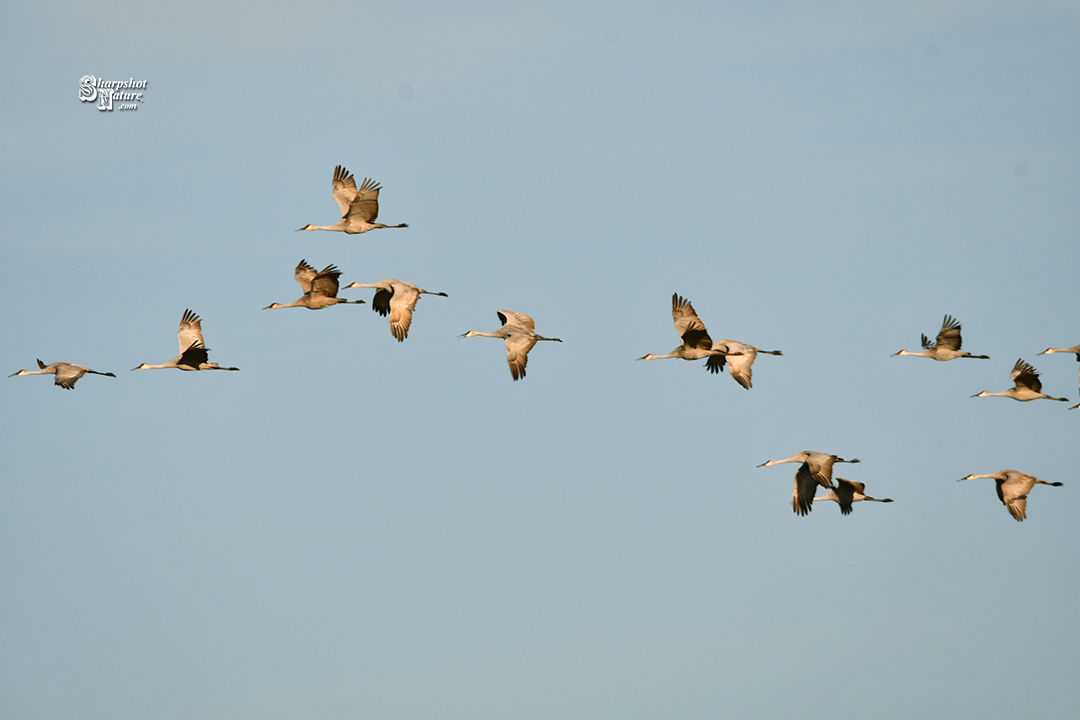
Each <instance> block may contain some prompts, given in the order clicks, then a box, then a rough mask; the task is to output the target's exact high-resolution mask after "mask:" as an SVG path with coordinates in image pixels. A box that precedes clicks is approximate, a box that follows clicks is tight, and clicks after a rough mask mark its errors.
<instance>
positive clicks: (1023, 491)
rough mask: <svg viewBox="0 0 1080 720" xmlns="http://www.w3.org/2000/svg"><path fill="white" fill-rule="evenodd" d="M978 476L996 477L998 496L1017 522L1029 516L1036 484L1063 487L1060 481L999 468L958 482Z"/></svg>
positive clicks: (963, 478)
mask: <svg viewBox="0 0 1080 720" xmlns="http://www.w3.org/2000/svg"><path fill="white" fill-rule="evenodd" d="M977 478H994V480H996V481H997V496H998V499H999V500H1001V503H1002V504H1003V505H1004V506H1005V508H1006V509H1007V510H1008V511H1009V514H1010V515H1012V516H1013V517H1014V518H1016V521H1017V522H1023V521H1024V518H1026V517H1027V496H1028V493H1029V492H1031V489H1032V488H1033V487H1035V486H1036V485H1049V486H1051V487H1061V483H1059V482H1046V481H1045V480H1040V479H1039V478H1037V477H1034V476H1033V475H1028V474H1027V473H1022V472H1020V471H1019V470H999V471H998V472H996V473H990V474H989V475H968V476H967V477H962V478H960V479H959V480H957V482H963V481H964V480H975V479H977Z"/></svg>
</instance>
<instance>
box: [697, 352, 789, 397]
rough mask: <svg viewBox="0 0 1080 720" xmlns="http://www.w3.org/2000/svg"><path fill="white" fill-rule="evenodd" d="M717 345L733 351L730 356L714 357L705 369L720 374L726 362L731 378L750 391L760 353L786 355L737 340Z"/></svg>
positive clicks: (706, 362) (707, 362)
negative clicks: (751, 379)
mask: <svg viewBox="0 0 1080 720" xmlns="http://www.w3.org/2000/svg"><path fill="white" fill-rule="evenodd" d="M716 345H721V346H724V347H726V348H727V349H728V350H729V351H731V352H730V353H729V354H728V355H726V356H725V355H713V356H712V357H710V358H709V359H708V360H706V361H705V367H707V368H708V369H709V372H711V373H719V372H723V371H724V363H725V361H726V363H727V366H728V372H729V373H731V377H733V378H735V382H737V383H739V384H740V385H742V386H743V387H744V388H746V389H747V390H749V389H750V388H751V387H753V383H752V382H750V378H751V377H753V374H754V373H753V370H752V369H751V366H752V365H753V364H754V359H755V358H756V357H757V356H758V353H764V354H766V355H783V354H784V353H782V352H780V351H779V350H759V349H758V348H756V347H754V346H753V345H747V344H746V343H741V342H738V341H736V340H720V341H719V342H717V343H716Z"/></svg>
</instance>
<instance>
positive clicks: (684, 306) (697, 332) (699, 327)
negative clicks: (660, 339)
mask: <svg viewBox="0 0 1080 720" xmlns="http://www.w3.org/2000/svg"><path fill="white" fill-rule="evenodd" d="M671 319H672V320H673V321H674V323H675V332H677V333H679V337H680V338H682V345H680V346H679V347H677V348H675V349H674V350H672V351H671V352H669V353H668V354H667V355H653V354H652V353H650V354H648V355H645V356H644V357H639V358H638V360H661V359H663V358H682V359H683V360H701V359H702V358H708V357H714V356H722V355H741V354H742V352H741V351H737V350H732V351H729V350H728V348H727V346H726V345H724V344H722V343H714V342H713V341H712V338H710V337H709V331H708V330H706V329H705V324H704V323H703V322H701V319H700V318H698V316H697V313H696V312H694V306H693V305H691V304H690V301H689V300H687V299H686V298H683V297H679V294H678V293H675V294H673V295H672V296H671ZM751 362H752V361H751Z"/></svg>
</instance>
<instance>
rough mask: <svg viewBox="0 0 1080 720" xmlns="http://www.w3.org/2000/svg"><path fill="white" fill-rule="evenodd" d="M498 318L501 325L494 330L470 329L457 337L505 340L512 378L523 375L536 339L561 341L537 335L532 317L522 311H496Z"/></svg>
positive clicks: (515, 378) (518, 377)
mask: <svg viewBox="0 0 1080 720" xmlns="http://www.w3.org/2000/svg"><path fill="white" fill-rule="evenodd" d="M498 315H499V320H500V321H501V322H502V324H503V326H502V327H501V328H499V329H498V330H496V331H495V332H490V333H485V332H477V331H475V330H470V331H469V332H467V333H465V334H464V335H459V336H458V338H459V339H460V338H467V337H477V336H479V337H493V338H502V339H503V340H505V341H506V361H507V362H508V363H509V364H510V375H511V377H513V378H514V380H520V379H521V378H523V377H525V364H526V363H528V362H529V351H530V350H532V349H533V346H534V345H536V342H537V341H538V340H550V341H552V342H562V340H560V339H559V338H548V337H544V336H543V335H537V334H536V333H535V332H534V328H535V327H536V326H535V324H534V323H533V319H532V318H531V317H529V316H528V315H525V314H524V313H516V312H510V311H509V310H499V311H498Z"/></svg>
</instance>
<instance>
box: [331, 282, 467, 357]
mask: <svg viewBox="0 0 1080 720" xmlns="http://www.w3.org/2000/svg"><path fill="white" fill-rule="evenodd" d="M350 288H376V290H375V298H374V299H373V300H372V301H371V309H372V310H374V311H375V312H377V313H379V314H380V315H382V316H383V317H386V316H387V315H389V316H390V333H391V334H392V335H393V336H394V337H396V338H397V341H398V342H405V338H407V337H409V326H410V325H412V316H413V312H415V311H416V301H417V300H419V299H420V296H421V295H439V296H440V297H449V296H448V295H447V294H446V293H444V292H430V291H428V290H423V289H421V288H418V287H416V286H415V285H410V284H409V283H407V282H402V281H401V280H395V279H393V278H387V279H386V280H383V281H381V282H377V283H373V284H371V285H363V284H361V283H358V282H354V283H352V284H351V285H346V286H345V289H346V290H349V289H350Z"/></svg>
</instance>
